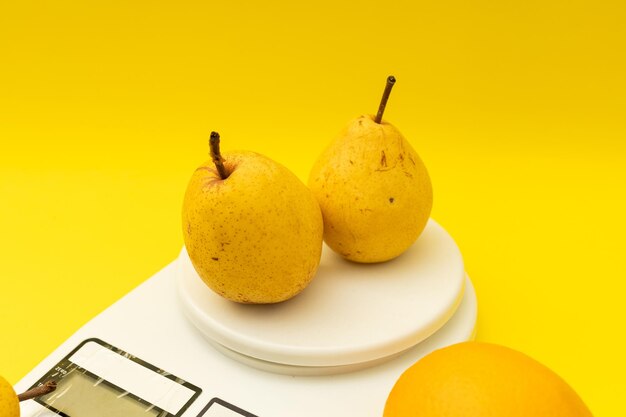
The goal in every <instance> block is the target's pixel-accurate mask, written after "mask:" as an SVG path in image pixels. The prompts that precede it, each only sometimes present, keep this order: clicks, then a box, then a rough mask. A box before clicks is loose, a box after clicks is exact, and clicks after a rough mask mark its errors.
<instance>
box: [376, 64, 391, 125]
mask: <svg viewBox="0 0 626 417" xmlns="http://www.w3.org/2000/svg"><path fill="white" fill-rule="evenodd" d="M395 83H396V77H394V76H393V75H390V76H389V77H387V84H385V91H384V92H383V98H381V99H380V105H379V106H378V113H376V118H375V119H374V121H375V122H376V123H380V122H382V121H383V113H384V112H385V107H387V100H389V94H391V89H392V88H393V85H394V84H395Z"/></svg>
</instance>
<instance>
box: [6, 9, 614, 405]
mask: <svg viewBox="0 0 626 417" xmlns="http://www.w3.org/2000/svg"><path fill="white" fill-rule="evenodd" d="M625 21H626V13H625V6H624V2H623V1H617V0H616V1H614V2H610V1H602V0H601V1H591V0H590V1H587V2H585V1H576V0H572V1H564V0H558V1H536V0H531V1H519V2H512V1H507V0H505V1H495V0H494V1H486V0H479V1H475V2H464V1H460V0H456V1H442V2H411V1H405V2H393V1H386V2H383V1H376V2H375V1H370V0H361V1H358V2H357V1H345V2H341V1H328V0H323V1H316V2H297V1H292V2H280V1H272V0H265V1H262V2H261V1H257V2H245V1H242V2H227V1H222V2H219V3H217V2H200V1H196V2H193V1H175V2H174V1H172V2H169V3H168V2H158V1H156V2H155V1H132V2H129V1H106V2H105V1H102V2H68V1H62V0H59V1H32V0H26V1H19V2H2V5H1V6H0V280H1V281H0V282H1V290H0V340H1V342H0V374H2V375H4V376H5V377H6V378H7V379H8V380H9V381H11V382H14V383H15V382H17V381H18V380H19V379H20V378H21V377H22V376H23V375H25V374H26V373H27V372H28V371H29V370H30V369H31V368H32V367H34V366H35V365H36V364H37V363H38V361H40V360H41V359H43V358H44V357H45V356H46V355H48V354H49V353H50V352H51V351H52V350H53V349H54V348H56V347H57V346H58V345H59V344H60V343H62V342H63V341H64V340H65V339H66V338H67V337H68V336H70V335H71V334H72V333H73V332H74V331H75V330H77V329H78V328H79V327H80V326H81V325H82V324H84V323H85V322H87V321H88V320H89V319H90V318H91V317H93V316H95V315H96V314H98V313H99V312H101V311H102V310H103V309H104V308H106V307H107V306H109V305H110V304H111V303H112V302H114V301H115V300H116V299H118V298H119V297H121V296H122V295H124V294H125V293H127V292H128V291H130V290H132V289H133V288H134V287H135V286H136V285H138V284H139V283H140V282H142V281H143V280H144V279H146V278H148V277H149V276H151V275H152V274H153V273H154V272H156V271H157V270H159V269H160V268H161V267H163V266H164V265H166V264H167V263H168V262H170V261H171V260H172V259H173V258H174V257H175V256H176V254H177V252H178V251H179V249H180V247H181V245H182V239H181V232H180V224H179V222H180V221H179V215H180V214H179V213H180V205H181V199H182V194H183V192H184V188H185V185H186V182H187V179H188V178H189V176H190V174H191V172H192V171H193V169H194V168H195V166H196V165H198V164H199V163H201V162H202V161H203V160H204V159H206V156H207V139H208V134H209V132H210V131H211V130H218V131H219V132H220V133H221V135H222V139H223V148H224V149H250V150H256V151H258V152H260V153H263V154H266V155H268V156H270V157H271V158H273V159H275V160H277V161H279V162H281V163H283V164H284V165H286V166H287V167H289V168H290V169H292V170H293V171H294V172H295V173H296V174H297V175H298V176H299V177H300V178H301V179H303V180H306V177H307V175H308V170H309V167H310V166H311V165H312V163H313V161H314V159H315V157H316V156H317V154H318V153H319V152H320V151H321V150H322V148H323V147H324V146H325V145H326V144H327V143H328V141H329V140H330V139H331V138H332V137H333V136H334V135H335V134H336V133H337V132H338V131H339V130H340V129H341V128H342V127H343V125H344V124H346V123H347V122H348V121H349V120H350V119H351V118H353V117H356V116H358V115H359V114H361V113H373V112H375V111H376V107H377V105H378V100H379V98H380V95H381V92H382V89H383V86H384V80H385V77H386V76H387V75H388V74H394V75H395V76H396V77H397V78H398V82H397V84H396V87H395V88H394V92H393V93H392V97H391V99H390V101H389V105H388V107H387V111H386V114H385V118H386V119H387V120H389V121H391V122H392V123H394V124H395V125H397V126H398V127H399V128H400V130H401V131H403V133H404V134H405V136H407V138H408V139H409V140H410V141H411V142H412V144H413V146H414V147H415V148H416V149H417V151H418V153H420V155H421V156H422V158H423V160H424V161H425V163H426V164H427V166H428V168H429V170H430V173H431V176H432V179H433V185H434V190H435V206H434V211H433V217H434V218H435V219H436V220H437V221H439V222H440V223H441V224H442V225H443V226H444V227H445V228H446V229H447V230H448V231H449V232H450V233H451V234H452V236H453V237H454V238H455V239H456V240H457V242H458V244H459V246H460V248H461V250H462V252H463V254H464V257H465V260H466V267H467V270H468V272H469V274H470V275H471V277H472V279H473V282H474V284H475V286H476V289H477V292H478V297H479V322H478V339H480V340H485V341H492V342H498V343H502V344H505V345H508V346H510V347H513V348H516V349H519V350H521V351H523V352H525V353H527V354H529V355H530V356H532V357H534V358H536V359H538V360H540V361H541V362H543V363H545V364H546V365H548V366H550V367H551V368H552V369H554V370H555V371H556V372H557V373H559V374H560V375H561V376H563V377H564V378H565V379H566V380H567V381H568V382H569V383H570V384H571V385H572V386H573V387H574V388H575V389H576V390H577V391H578V392H579V393H580V395H581V396H582V397H583V399H584V400H585V401H586V402H587V403H588V405H589V406H590V408H591V409H592V411H593V412H594V414H596V415H598V416H600V415H605V416H609V415H615V416H617V415H623V410H624V408H623V397H624V393H625V392H626V383H625V382H624V375H625V374H626V361H625V360H624V353H623V352H624V351H626V343H625V342H624V337H623V332H624V321H625V319H626V313H625V307H624V304H625V303H624V293H625V291H626V285H625V284H624V281H625V277H626V268H625V267H624V263H625V261H624V243H623V242H624V236H625V234H626V222H625V221H624V213H625V212H626V204H625V201H626V197H625V195H624V194H625V188H626V187H625V184H626V174H625V171H626V169H625V168H624V164H625V163H626V152H625V150H626V144H625V140H626V52H625V51H626V45H625V40H626V29H625V27H626V25H625V23H624V22H625ZM619 410H621V412H620V411H619Z"/></svg>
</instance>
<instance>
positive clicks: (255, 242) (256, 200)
mask: <svg viewBox="0 0 626 417" xmlns="http://www.w3.org/2000/svg"><path fill="white" fill-rule="evenodd" d="M211 156H212V160H209V161H207V162H205V163H204V164H203V165H202V166H200V167H199V168H198V169H196V170H195V172H194V173H193V175H192V177H191V179H190V181H189V184H188V186H187V191H186V193H185V197H184V202H183V210H182V226H183V237H184V242H185V247H186V249H187V252H188V254H189V258H190V259H191V263H192V264H193V266H194V268H195V270H196V272H197V273H198V275H199V276H200V277H201V278H202V280H203V281H204V282H205V283H206V285H208V286H209V287H210V288H211V289H212V290H213V291H215V292H216V293H218V294H220V295H221V296H223V297H225V298H227V299H229V300H232V301H236V302H240V303H253V304H265V303H277V302H281V301H284V300H287V299H289V298H291V297H293V296H295V295H296V294H298V293H299V292H300V291H302V290H303V289H304V288H305V287H306V286H307V285H308V284H309V283H310V282H311V280H312V279H313V277H314V276H315V273H316V271H317V268H318V266H319V262H320V257H321V251H322V237H323V222H322V215H321V211H320V207H319V205H318V203H317V201H316V200H315V198H314V197H313V194H312V193H311V191H310V190H309V189H308V188H307V187H306V185H305V184H304V183H302V181H300V180H299V179H298V177H296V176H295V175H294V174H293V173H292V172H291V171H289V170H288V169H287V168H285V167H284V166H282V165H280V164H278V163H277V162H274V161H273V160H271V159H269V158H267V157H265V156H263V155H260V154H258V153H254V152H245V151H238V152H227V153H224V154H223V156H222V155H221V154H220V151H219V135H218V134H217V133H216V132H213V133H212V134H211Z"/></svg>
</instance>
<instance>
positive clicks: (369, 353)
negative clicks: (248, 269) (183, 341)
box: [178, 220, 476, 375]
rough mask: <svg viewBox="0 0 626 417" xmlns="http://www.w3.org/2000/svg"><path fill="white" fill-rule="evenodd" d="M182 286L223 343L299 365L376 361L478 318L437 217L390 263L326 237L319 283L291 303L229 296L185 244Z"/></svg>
mask: <svg viewBox="0 0 626 417" xmlns="http://www.w3.org/2000/svg"><path fill="white" fill-rule="evenodd" d="M178 289H179V295H180V300H181V306H182V309H183V311H184V312H185V315H186V316H187V318H188V319H189V320H190V321H191V322H192V323H193V324H194V325H195V326H196V327H197V328H198V329H199V330H200V331H201V332H202V333H203V334H204V336H205V337H206V338H207V339H208V340H209V341H210V342H211V344H212V345H213V346H215V347H216V348H217V349H218V350H220V351H221V352H223V353H224V354H225V355H227V356H229V357H231V358H234V359H236V360H239V361H240V362H243V363H245V364H247V365H250V366H253V367H256V368H260V369H264V370H269V371H272V372H279V373H287V374H294V375H318V374H329V373H337V372H348V371H352V370H356V369H361V368H364V367H368V366H372V365H375V364H378V363H380V362H383V361H385V360H387V359H391V358H393V357H395V356H397V355H399V354H401V353H403V352H405V351H407V350H409V349H411V348H415V349H419V348H420V346H419V345H420V343H421V342H422V341H424V340H425V339H427V338H428V339H429V341H428V342H429V343H428V344H424V349H426V348H429V349H432V348H433V346H434V348H437V347H442V346H445V345H447V344H450V343H454V342H456V341H460V340H468V339H470V338H471V337H472V336H473V330H474V325H475V321H476V296H475V293H474V290H473V288H472V285H471V282H470V281H469V279H468V278H467V277H466V275H465V272H464V267H463V259H462V257H461V253H460V252H459V249H458V247H457V246H456V244H455V243H454V240H453V239H452V238H451V237H450V236H449V235H448V233H447V232H446V231H445V230H444V229H443V228H442V227H441V226H439V225H438V224H437V223H436V222H434V221H433V220H430V221H429V223H428V225H427V227H426V229H425V230H424V232H423V233H422V235H421V236H420V238H419V239H418V240H417V242H415V244H414V245H413V246H412V247H411V248H409V249H408V250H407V251H406V252H405V253H404V254H402V255H401V256H400V257H398V258H396V259H394V260H392V261H389V262H385V263H380V264H357V263H353V262H348V261H345V260H343V259H342V258H341V257H339V256H338V255H337V254H335V253H334V252H332V250H330V249H329V248H328V247H326V246H324V249H323V251H322V259H321V262H320V267H319V269H318V272H317V275H316V277H315V278H314V279H313V281H312V282H311V284H310V285H309V286H308V287H307V288H306V289H305V290H304V291H302V292H301V293H300V294H298V295H297V296H295V297H294V298H292V299H290V300H287V301H285V302H282V303H278V304H266V305H249V304H237V303H234V302H231V301H229V300H226V299H224V298H222V297H221V296H219V295H217V294H216V293H214V292H213V291H212V290H211V289H209V288H208V287H207V286H206V285H205V284H204V282H203V281H202V279H201V278H200V277H199V276H198V275H197V273H196V271H195V269H194V268H193V265H192V264H191V261H190V259H189V257H188V255H187V252H186V251H185V250H184V249H183V250H182V251H181V254H180V257H179V271H178ZM461 302H462V303H461ZM460 305H461V308H459V306H460ZM455 313H456V314H455ZM453 316H454V317H453ZM446 323H447V324H446ZM444 325H445V328H444ZM440 330H441V331H440ZM439 333H441V334H439ZM437 338H439V339H440V340H436V339H437ZM432 339H435V340H432ZM426 353H428V352H427V351H426V352H424V354H426Z"/></svg>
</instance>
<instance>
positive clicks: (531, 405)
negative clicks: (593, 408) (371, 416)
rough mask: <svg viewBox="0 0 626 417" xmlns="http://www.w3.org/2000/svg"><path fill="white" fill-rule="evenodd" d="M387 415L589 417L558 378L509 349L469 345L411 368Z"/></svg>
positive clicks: (398, 386) (393, 395)
mask: <svg viewBox="0 0 626 417" xmlns="http://www.w3.org/2000/svg"><path fill="white" fill-rule="evenodd" d="M383 415H384V417H409V416H410V417H461V416H462V417H487V416H489V417H492V416H493V417H590V416H591V412H590V411H589V409H588V408H587V406H585V404H584V403H583V401H582V400H581V399H580V397H579V396H578V394H576V392H575V391H574V390H573V389H572V388H571V387H570V386H569V385H568V384H567V383H566V382H565V381H564V380H563V379H561V378H560V377H559V376H558V375H557V374H555V373H554V372H553V371H551V370H550V369H548V368H547V367H545V366H544V365H542V364H540V363H539V362H537V361H535V360H534V359H531V358H530V357H528V356H526V355H524V354H523V353H520V352H517V351H515V350H513V349H509V348H507V347H504V346H499V345H494V344H489V343H482V342H464V343H459V344H456V345H452V346H449V347H446V348H443V349H439V350H436V351H434V352H432V353H430V354H429V355H427V356H425V357H424V358H422V359H421V360H419V361H418V362H416V363H415V364H414V365H413V366H411V367H410V368H409V369H407V370H406V371H405V372H404V373H403V374H402V375H401V376H400V378H399V379H398V381H397V382H396V384H395V385H394V387H393V388H392V390H391V393H390V394H389V397H388V398H387V403H386V404H385V411H384V414H383Z"/></svg>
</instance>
